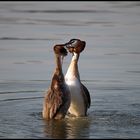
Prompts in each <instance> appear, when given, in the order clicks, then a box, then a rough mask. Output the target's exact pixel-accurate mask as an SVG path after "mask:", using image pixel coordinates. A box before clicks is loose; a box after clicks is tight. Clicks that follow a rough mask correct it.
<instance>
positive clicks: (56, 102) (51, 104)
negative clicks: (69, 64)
mask: <svg viewBox="0 0 140 140" xmlns="http://www.w3.org/2000/svg"><path fill="white" fill-rule="evenodd" d="M61 105H62V92H61V91H59V90H57V91H56V90H53V89H51V88H49V90H48V91H47V95H46V97H45V102H44V108H45V109H44V111H45V113H44V114H46V115H45V118H47V119H52V118H54V117H55V115H56V113H57V111H58V110H59V108H60V106H61Z"/></svg>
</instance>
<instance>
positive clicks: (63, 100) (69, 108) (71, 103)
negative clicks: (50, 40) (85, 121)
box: [42, 39, 91, 120]
mask: <svg viewBox="0 0 140 140" xmlns="http://www.w3.org/2000/svg"><path fill="white" fill-rule="evenodd" d="M85 45H86V42H85V41H81V40H80V39H71V40H70V41H69V42H68V43H65V44H60V45H55V46H54V53H55V57H56V69H55V72H54V74H53V77H52V82H51V86H50V87H49V89H48V91H47V93H46V96H45V100H44V104H43V111H42V115H43V118H44V119H47V120H48V119H62V118H64V117H65V115H66V114H67V112H69V113H70V114H71V115H73V116H76V117H78V116H86V115H87V109H88V108H89V107H90V102H91V99H90V94H89V91H88V89H87V88H86V87H85V86H84V85H83V84H82V83H81V81H80V74H79V70H78V60H79V56H80V53H81V52H82V51H83V50H84V48H85ZM65 47H66V48H67V49H68V50H69V52H70V53H72V59H71V62H70V65H69V67H68V70H67V73H66V75H65V78H64V75H63V71H62V58H63V57H64V56H66V55H67V50H66V49H65Z"/></svg>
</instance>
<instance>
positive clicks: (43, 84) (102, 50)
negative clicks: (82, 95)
mask: <svg viewBox="0 0 140 140" xmlns="http://www.w3.org/2000/svg"><path fill="white" fill-rule="evenodd" d="M72 38H80V39H81V40H85V41H86V48H85V50H84V52H83V53H82V54H81V56H80V60H79V71H80V77H81V80H82V83H83V84H85V85H86V87H87V88H88V90H89V91H90V95H91V107H90V108H89V110H88V116H87V117H79V118H73V117H66V118H65V119H63V120H60V121H49V122H47V121H44V120H43V119H42V116H41V111H42V103H43V97H44V91H45V90H47V88H48V86H49V85H50V82H51V81H50V80H51V77H52V74H53V71H54V67H55V64H54V54H53V46H54V44H56V43H65V42H67V41H69V40H70V39H72ZM139 40H140V3H139V2H0V124H1V125H0V138H60V139H61V138H103V139H104V138H140V61H139V60H140V41H139ZM70 59H71V55H70V54H69V55H68V56H67V57H66V58H65V61H64V64H63V65H64V67H63V71H64V73H66V70H67V68H68V65H69V62H70Z"/></svg>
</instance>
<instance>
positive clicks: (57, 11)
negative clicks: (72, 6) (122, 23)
mask: <svg viewBox="0 0 140 140" xmlns="http://www.w3.org/2000/svg"><path fill="white" fill-rule="evenodd" d="M12 12H18V13H54V14H57V13H59V14H60V13H116V12H115V11H112V10H12Z"/></svg>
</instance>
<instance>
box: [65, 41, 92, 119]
mask: <svg viewBox="0 0 140 140" xmlns="http://www.w3.org/2000/svg"><path fill="white" fill-rule="evenodd" d="M85 45H86V42H85V41H81V40H80V39H71V40H70V41H69V42H68V43H67V45H66V47H67V49H68V50H69V52H70V53H72V55H73V56H72V59H71V62H70V65H69V68H68V70H67V73H66V75H65V81H66V83H67V85H68V86H69V90H70V94H71V104H70V107H69V110H68V111H69V113H70V114H72V115H74V116H76V117H78V116H86V115H87V109H88V108H89V107H90V103H91V99H90V94H89V91H88V89H87V88H86V87H85V86H84V85H83V84H82V83H81V81H80V74H79V70H78V59H79V56H80V53H81V52H82V51H83V50H84V48H85Z"/></svg>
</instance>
